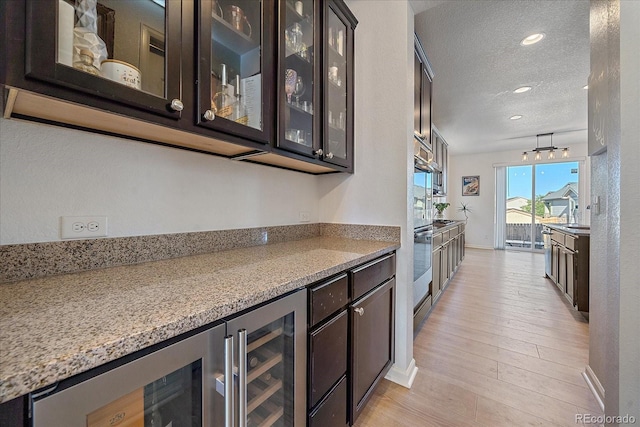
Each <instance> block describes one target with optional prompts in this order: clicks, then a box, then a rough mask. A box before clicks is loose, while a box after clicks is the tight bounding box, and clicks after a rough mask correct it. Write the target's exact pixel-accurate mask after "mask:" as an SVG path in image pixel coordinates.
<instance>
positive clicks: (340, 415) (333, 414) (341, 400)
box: [309, 377, 348, 427]
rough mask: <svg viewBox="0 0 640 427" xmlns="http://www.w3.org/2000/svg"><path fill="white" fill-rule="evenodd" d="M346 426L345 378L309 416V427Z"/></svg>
mask: <svg viewBox="0 0 640 427" xmlns="http://www.w3.org/2000/svg"><path fill="white" fill-rule="evenodd" d="M346 425H348V420H347V378H346V377H343V378H342V379H341V380H340V382H339V383H338V384H336V386H335V387H334V388H333V390H331V393H330V394H329V395H328V396H327V397H326V399H324V400H323V401H322V403H320V405H319V406H318V407H317V408H316V410H315V411H313V412H312V413H311V415H309V427H337V426H340V427H341V426H346Z"/></svg>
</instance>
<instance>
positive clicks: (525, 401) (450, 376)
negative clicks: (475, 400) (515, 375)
mask: <svg viewBox="0 0 640 427" xmlns="http://www.w3.org/2000/svg"><path fill="white" fill-rule="evenodd" d="M416 362H417V361H416ZM423 370H424V371H425V373H427V375H428V376H429V377H431V378H437V379H440V380H442V381H448V382H450V383H451V384H454V385H457V386H458V387H461V388H464V389H466V390H468V391H471V392H473V393H476V394H478V395H479V396H483V397H486V398H489V399H495V400H497V401H499V402H502V403H503V404H505V405H507V406H510V407H512V408H516V409H519V410H521V411H523V412H526V413H528V414H529V415H534V416H537V417H540V418H543V419H545V420H547V421H549V422H552V423H555V424H558V425H561V426H569V425H573V424H574V418H575V412H576V406H575V405H572V404H570V403H566V402H563V401H560V400H557V399H554V398H552V397H549V396H546V395H544V394H541V393H537V392H535V391H531V390H528V389H526V388H523V387H520V386H518V385H515V384H511V383H508V382H505V381H501V380H498V379H495V380H494V379H491V378H488V377H486V376H484V375H480V374H477V373H475V372H472V371H470V370H457V371H433V370H430V369H423Z"/></svg>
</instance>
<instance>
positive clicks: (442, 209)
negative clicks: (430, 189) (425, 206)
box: [433, 203, 451, 218]
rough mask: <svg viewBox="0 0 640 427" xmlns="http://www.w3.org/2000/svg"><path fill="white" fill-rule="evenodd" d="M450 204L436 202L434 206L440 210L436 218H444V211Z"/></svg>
mask: <svg viewBox="0 0 640 427" xmlns="http://www.w3.org/2000/svg"><path fill="white" fill-rule="evenodd" d="M450 205H451V203H434V204H433V207H434V208H436V210H437V211H438V214H437V215H436V218H442V213H443V212H444V210H445V209H447V208H448V207H449V206H450Z"/></svg>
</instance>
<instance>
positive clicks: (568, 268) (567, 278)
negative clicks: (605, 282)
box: [549, 225, 590, 313]
mask: <svg viewBox="0 0 640 427" xmlns="http://www.w3.org/2000/svg"><path fill="white" fill-rule="evenodd" d="M549 227H550V228H552V230H551V275H550V276H549V278H550V279H551V280H552V281H553V283H555V284H556V286H557V287H558V288H559V289H560V291H562V294H563V295H564V296H565V297H566V298H567V300H569V302H570V303H571V306H572V307H574V308H576V309H577V310H578V311H581V312H584V313H587V312H588V311H589V246H590V243H589V235H588V234H573V233H568V232H562V231H560V230H558V229H553V226H552V225H549Z"/></svg>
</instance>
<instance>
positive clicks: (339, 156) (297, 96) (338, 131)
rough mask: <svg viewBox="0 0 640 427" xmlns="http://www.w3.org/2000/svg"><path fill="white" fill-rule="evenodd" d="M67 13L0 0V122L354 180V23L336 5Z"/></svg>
mask: <svg viewBox="0 0 640 427" xmlns="http://www.w3.org/2000/svg"><path fill="white" fill-rule="evenodd" d="M89 9H91V8H89ZM79 10H80V8H78V7H75V0H13V1H9V2H0V19H1V20H2V24H3V25H4V28H5V31H3V32H1V33H0V55H2V57H4V58H7V60H6V61H4V62H3V63H0V85H2V86H3V88H4V89H5V90H4V93H3V95H4V96H3V99H2V101H3V106H4V114H5V116H6V117H9V118H11V117H19V118H26V119H31V120H35V121H41V122H47V123H53V124H58V125H63V126H67V127H74V128H79V129H83V130H89V131H93V132H99V133H106V134H110V135H117V136H123V137H126V138H130V139H136V140H141V141H145V142H152V143H160V144H166V145H171V146H175V147H179V148H186V149H191V150H196V151H201V152H206V153H213V154H217V155H221V156H224V157H227V158H233V159H237V160H243V161H250V162H255V163H262V164H267V165H271V166H275V167H280V168H286V169H292V170H298V171H303V172H308V173H312V174H323V173H333V172H352V171H353V46H354V45H353V37H354V28H355V26H356V24H357V21H356V19H355V17H353V15H352V14H351V12H350V11H349V9H348V8H347V7H346V5H345V4H344V3H343V2H342V0H329V1H320V0H299V1H295V0H199V1H181V0H136V1H121V0H98V3H97V7H96V8H95V9H94V10H92V11H91V13H89V14H83V13H81V12H79ZM78 40H80V41H81V42H80V43H79V42H78ZM294 72H295V73H294Z"/></svg>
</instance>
